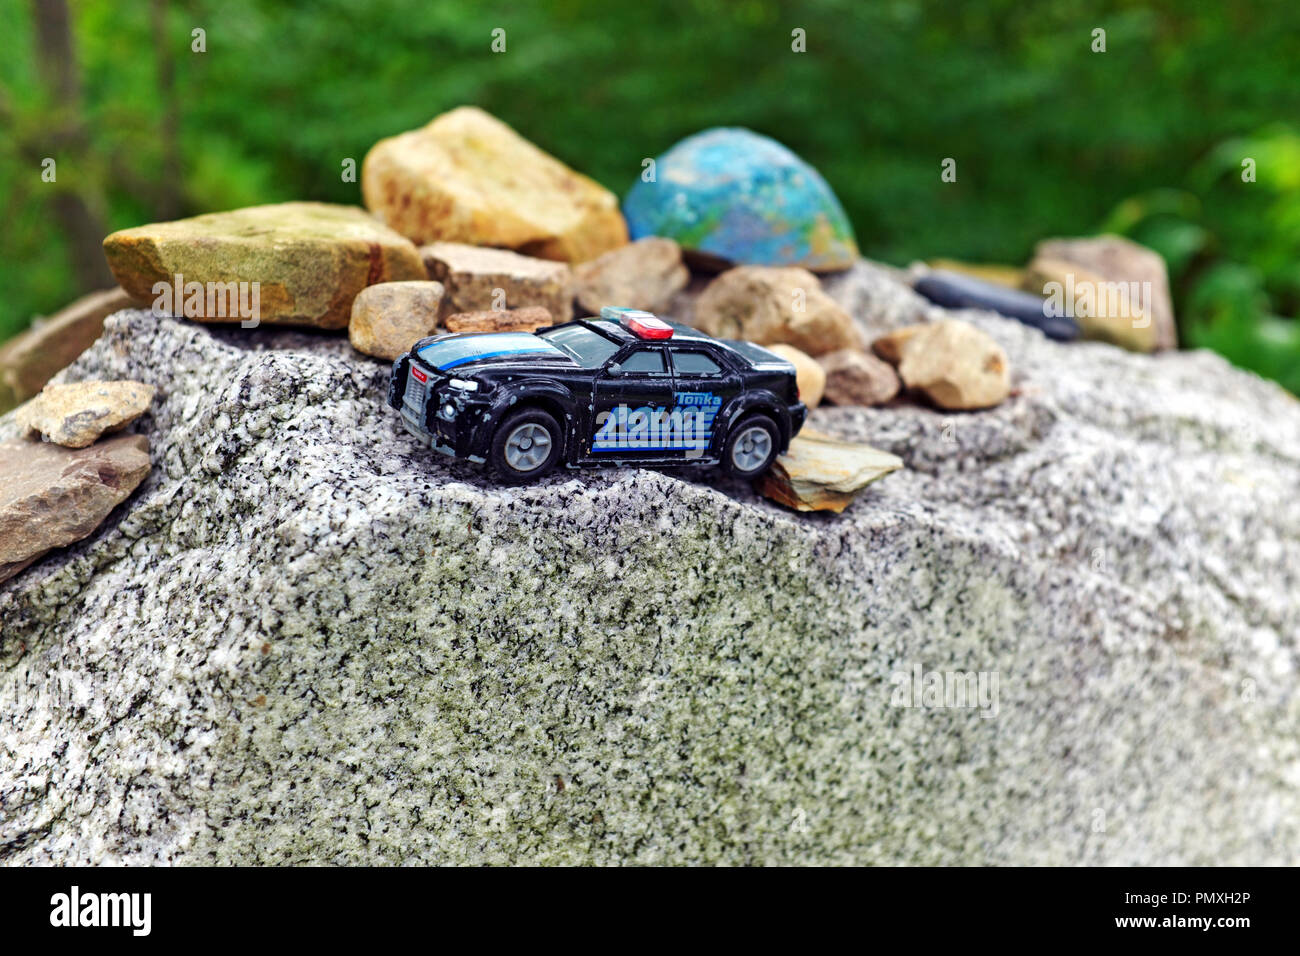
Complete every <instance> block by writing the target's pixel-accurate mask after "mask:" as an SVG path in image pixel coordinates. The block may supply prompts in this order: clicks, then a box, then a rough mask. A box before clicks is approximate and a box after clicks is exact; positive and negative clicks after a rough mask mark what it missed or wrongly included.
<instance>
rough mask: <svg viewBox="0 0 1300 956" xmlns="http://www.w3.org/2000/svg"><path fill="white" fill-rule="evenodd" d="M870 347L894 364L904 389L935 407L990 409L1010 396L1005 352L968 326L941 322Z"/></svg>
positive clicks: (891, 336)
mask: <svg viewBox="0 0 1300 956" xmlns="http://www.w3.org/2000/svg"><path fill="white" fill-rule="evenodd" d="M873 348H875V350H876V354H878V355H880V356H882V357H883V358H885V359H887V360H889V361H891V362H893V361H897V363H898V377H899V378H900V379H902V382H903V384H904V385H906V386H907V387H908V388H910V389H915V390H916V391H917V392H919V393H920V394H922V395H924V396H925V397H926V398H928V399H929V400H930V401H932V402H934V404H935V405H937V406H939V407H940V408H947V409H952V410H955V411H973V410H978V409H985V408H992V407H993V406H994V405H997V404H998V403H999V402H1002V401H1003V400H1004V399H1005V398H1006V397H1007V395H1008V394H1010V392H1011V368H1010V366H1009V364H1008V362H1007V353H1006V352H1005V351H1004V350H1003V348H1002V346H1001V345H999V344H998V342H997V339H995V338H993V337H992V336H990V335H989V334H988V333H986V332H983V331H981V330H980V329H977V328H975V326H973V325H971V324H970V323H969V322H962V321H960V320H959V319H945V320H943V321H941V322H932V323H927V324H925V325H919V326H912V327H909V328H903V329H899V330H898V331H897V332H891V333H889V334H887V335H884V336H882V337H881V338H880V339H877V340H876V342H875V343H873ZM895 356H897V358H895Z"/></svg>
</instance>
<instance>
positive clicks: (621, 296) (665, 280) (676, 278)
mask: <svg viewBox="0 0 1300 956" xmlns="http://www.w3.org/2000/svg"><path fill="white" fill-rule="evenodd" d="M573 276H574V282H575V283H576V286H577V297H578V304H579V305H580V306H582V307H583V308H584V309H586V310H587V311H588V312H589V313H591V314H592V315H599V314H600V310H601V309H602V308H604V307H605V306H607V305H613V306H625V307H627V308H629V309H644V310H645V311H647V312H660V311H662V310H664V309H666V308H667V307H668V303H669V302H671V301H672V298H673V296H675V295H676V294H677V293H678V292H680V291H681V290H682V289H684V288H686V283H687V282H689V281H690V278H691V274H690V272H689V270H687V268H686V266H685V265H684V264H683V263H682V250H681V247H680V246H678V245H677V243H675V242H673V240H671V239H663V238H660V237H659V236H651V237H649V238H647V239H638V240H637V241H636V242H634V243H631V244H630V245H626V246H623V247H622V248H619V249H614V250H613V251H611V252H607V253H605V254H604V255H603V256H600V257H599V258H597V259H593V260H591V261H590V262H584V263H583V264H582V265H580V266H578V267H577V268H575V269H574V272H573Z"/></svg>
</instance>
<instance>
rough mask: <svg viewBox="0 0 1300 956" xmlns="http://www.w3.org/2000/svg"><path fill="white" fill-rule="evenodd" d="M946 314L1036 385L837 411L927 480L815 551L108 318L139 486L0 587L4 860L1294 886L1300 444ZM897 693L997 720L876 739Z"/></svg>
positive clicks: (374, 368)
mask: <svg viewBox="0 0 1300 956" xmlns="http://www.w3.org/2000/svg"><path fill="white" fill-rule="evenodd" d="M828 288H829V289H830V291H831V294H832V295H834V296H836V297H837V298H838V299H839V301H840V302H841V304H843V305H844V306H845V307H846V308H848V309H849V311H850V312H851V313H852V314H853V315H854V316H855V317H856V318H857V319H858V321H859V323H860V324H861V325H862V326H863V331H864V332H865V333H867V335H868V337H869V338H870V337H874V336H876V335H879V334H881V333H883V332H885V331H887V330H889V329H890V328H894V327H898V326H902V325H906V324H910V323H913V322H924V321H933V320H935V319H938V318H942V317H945V316H946V315H947V313H945V312H944V311H943V310H941V309H938V308H935V307H932V306H929V305H928V304H927V303H925V302H924V301H923V300H921V299H920V298H919V297H918V296H917V295H916V294H915V293H914V292H912V290H911V289H909V288H907V287H906V286H905V285H902V284H900V283H899V282H898V281H896V274H895V273H893V272H891V271H889V270H884V269H878V268H875V267H873V266H870V265H868V264H864V263H860V264H858V265H856V266H855V267H854V268H853V269H852V270H851V271H850V272H849V273H847V274H846V275H844V276H842V277H840V279H839V280H838V281H837V282H835V283H834V284H833V285H830V284H828ZM961 316H962V317H963V318H965V319H966V320H967V321H970V322H972V323H973V324H975V325H976V326H978V327H979V328H981V329H984V330H985V331H987V332H989V333H990V334H991V335H993V336H994V337H995V338H997V339H998V341H999V342H1001V343H1002V344H1003V347H1004V348H1005V349H1006V350H1007V353H1008V355H1009V357H1010V359H1011V365H1012V368H1013V369H1014V374H1015V377H1016V382H1015V384H1016V385H1017V386H1018V391H1017V393H1016V394H1014V395H1013V396H1012V397H1011V398H1010V399H1009V400H1008V401H1007V402H1005V403H1003V404H1002V405H1000V406H998V407H997V408H995V409H992V410H990V411H984V412H970V413H953V412H939V411H935V410H933V409H930V408H926V407H922V406H919V405H911V404H899V405H895V406H891V407H884V408H819V409H817V410H816V411H815V412H814V413H813V414H812V416H811V424H812V426H813V427H815V428H817V429H819V430H822V431H824V432H827V433H829V434H831V435H833V436H835V437H839V438H845V439H851V440H856V441H865V442H867V443H869V444H872V445H874V446H876V447H878V448H881V449H884V450H886V451H890V452H893V453H894V454H897V455H899V456H900V457H902V458H903V459H904V461H905V462H906V464H907V467H906V468H905V469H904V470H901V471H898V472H896V473H894V474H892V475H889V476H888V477H887V478H885V479H884V480H882V481H880V482H877V483H875V484H873V485H871V486H870V487H868V488H866V489H865V490H864V491H862V492H861V493H860V494H859V495H858V497H857V498H856V499H855V500H854V502H853V503H852V504H851V505H850V506H849V507H848V509H847V510H846V511H845V512H844V513H843V514H842V515H838V516H835V515H799V514H795V513H793V512H791V511H789V510H786V509H784V508H782V507H780V506H778V505H775V504H771V503H768V502H766V501H763V500H762V499H760V498H758V497H757V496H756V495H755V494H754V493H753V492H752V491H751V490H750V489H749V488H748V487H747V486H746V485H743V484H741V485H736V484H732V483H728V482H725V481H723V480H721V479H719V478H717V477H715V476H712V475H708V476H694V475H692V474H691V473H690V472H686V471H683V472H681V473H663V472H655V471H640V470H632V471H611V472H594V473H579V474H572V473H561V474H558V475H556V476H555V477H553V478H551V479H548V480H546V481H545V482H543V483H542V484H540V485H538V486H535V487H523V488H502V487H498V486H495V485H493V484H491V483H490V482H488V481H487V480H485V478H484V477H483V476H482V474H481V473H480V472H478V471H477V470H475V469H474V468H472V467H469V466H462V465H460V464H456V463H452V462H448V461H447V460H445V459H442V458H438V457H435V456H433V455H431V454H430V453H429V452H427V451H426V450H424V449H423V448H422V447H421V446H420V445H419V444H418V443H417V442H416V440H415V439H414V438H411V437H408V436H407V435H406V434H405V433H404V432H403V431H402V430H401V429H400V428H399V427H398V425H397V424H396V420H395V414H394V413H393V412H392V411H391V410H389V409H387V408H386V407H385V406H384V405H383V388H384V382H385V377H386V375H387V372H388V370H387V368H386V367H385V366H384V365H383V364H381V363H379V362H377V361H374V360H368V359H364V358H362V357H360V356H357V355H355V353H353V352H352V349H351V348H350V346H349V345H348V344H347V343H346V342H345V341H343V340H342V339H341V338H339V339H324V338H323V337H319V336H309V335H306V334H302V333H294V332H288V331H278V332H277V331H274V330H270V329H259V330H252V331H244V330H240V329H237V328H230V329H225V328H214V327H207V326H200V325H196V324H191V323H179V322H172V321H157V320H155V319H152V318H150V317H149V316H147V315H145V314H142V313H120V314H118V315H117V316H115V317H112V318H110V319H109V321H108V324H107V331H106V334H105V337H104V339H103V340H102V341H101V342H100V343H99V344H98V345H97V346H95V347H94V348H93V349H91V351H90V352H88V353H87V354H86V355H85V356H83V357H82V358H81V359H80V360H79V361H78V362H77V363H76V364H75V365H74V366H73V367H72V369H71V370H70V371H69V372H68V373H65V374H66V375H68V376H70V377H77V378H107V377H112V378H135V379H141V380H143V381H147V382H150V383H152V384H156V385H157V386H158V389H159V394H158V398H157V399H156V400H155V403H154V407H153V410H152V413H151V415H150V416H148V417H147V418H146V419H144V420H143V422H142V426H141V427H143V428H145V429H146V430H147V432H148V434H149V437H150V438H151V440H152V442H153V449H154V456H155V467H154V470H153V472H152V474H151V475H150V477H149V478H148V479H147V481H146V482H145V484H144V485H143V486H142V487H141V489H140V491H139V492H138V494H137V496H136V497H135V498H134V499H133V500H132V502H131V503H130V508H129V510H128V509H120V510H119V512H118V514H120V515H121V517H120V518H118V519H116V520H113V519H110V522H109V524H108V525H106V526H105V527H104V528H102V529H101V530H100V531H99V532H97V533H96V534H95V535H94V536H92V537H91V538H90V539H88V540H86V541H84V542H81V543H79V544H76V545H73V546H71V547H70V548H68V549H67V550H66V551H64V552H61V553H59V554H56V555H51V556H50V557H47V558H45V559H44V560H43V561H40V562H38V563H36V564H34V565H33V566H31V567H30V568H28V569H27V570H25V571H23V572H22V573H21V574H20V575H18V576H17V577H15V578H14V579H12V580H11V581H9V582H6V583H5V584H4V585H0V621H2V622H3V636H2V637H0V713H3V714H4V715H5V718H4V722H3V724H2V725H0V809H2V815H0V860H3V862H5V863H30V862H51V861H57V862H139V863H144V862H154V861H172V862H182V863H204V862H240V863H255V862H260V863H271V862H276V863H304V862H308V861H312V862H321V863H325V862H330V863H360V862H373V863H401V862H408V863H414V862H474V863H480V862H496V863H506V862H534V863H558V862H570V863H577V862H597V863H616V862H638V863H651V862H661V863H663V862H674V863H681V862H715V863H720V862H731V863H799V862H832V863H898V862H907V863H1117V864H1133V863H1243V864H1246V863H1289V864H1295V863H1298V862H1300V851H1298V850H1297V847H1300V699H1298V698H1297V692H1296V655H1297V646H1296V641H1297V634H1298V633H1300V609H1298V607H1297V602H1296V597H1295V595H1296V594H1297V593H1300V499H1297V497H1296V495H1295V494H1294V490H1295V487H1296V484H1297V481H1300V409H1297V407H1296V403H1295V401H1294V400H1293V399H1292V398H1290V397H1289V396H1287V395H1286V394H1284V393H1283V392H1282V391H1281V390H1280V389H1278V388H1277V387H1276V386H1274V385H1271V384H1268V383H1265V382H1262V381H1260V380H1259V379H1257V378H1254V377H1253V376H1250V375H1247V374H1243V373H1241V372H1237V371H1234V370H1232V369H1231V368H1230V367H1229V366H1228V365H1227V364H1226V363H1225V362H1223V361H1222V360H1221V359H1219V358H1217V357H1215V356H1213V355H1209V354H1206V353H1190V354H1177V353H1163V354H1161V355H1159V356H1155V357H1152V356H1145V355H1135V354H1132V353H1128V352H1124V351H1122V350H1120V349H1117V348H1114V347H1113V346H1109V345H1105V344H1100V343H1079V344H1074V345H1069V346H1066V345H1059V344H1054V343H1051V342H1048V341H1047V340H1045V339H1044V338H1043V337H1042V335H1041V334H1040V333H1038V332H1036V331H1034V330H1032V329H1029V328H1026V327H1024V326H1021V325H1020V324H1019V323H1016V322H1013V321H1010V320H1006V319H1001V318H998V317H995V316H992V315H989V314H986V313H976V312H965V313H961ZM273 346H274V347H273ZM11 427H12V419H0V432H3V430H4V429H7V428H11ZM917 665H919V666H922V667H924V668H925V669H926V670H927V671H930V670H940V671H942V670H954V671H972V672H978V671H993V672H996V673H997V674H998V675H999V676H1000V684H999V687H1000V692H999V693H1000V698H999V706H998V710H997V715H996V717H992V718H987V719H986V718H981V717H980V716H979V713H978V712H977V711H976V710H973V709H926V708H905V707H895V706H892V705H891V698H892V696H893V693H894V690H895V685H894V683H893V680H892V679H893V678H894V675H897V674H900V673H903V674H906V673H908V672H909V671H910V669H911V668H913V667H914V666H917Z"/></svg>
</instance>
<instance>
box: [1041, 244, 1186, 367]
mask: <svg viewBox="0 0 1300 956" xmlns="http://www.w3.org/2000/svg"><path fill="white" fill-rule="evenodd" d="M1034 255H1035V258H1038V257H1040V256H1041V257H1043V258H1048V259H1058V260H1063V261H1065V262H1071V263H1074V264H1075V265H1078V266H1081V267H1082V268H1084V269H1087V270H1088V271H1090V272H1094V273H1096V274H1097V275H1099V276H1101V277H1102V278H1104V279H1107V280H1110V281H1114V282H1136V283H1137V284H1138V289H1139V295H1138V298H1139V300H1140V301H1141V305H1142V306H1143V308H1144V309H1145V310H1146V311H1147V312H1149V313H1150V315H1151V322H1152V325H1153V326H1154V329H1153V335H1154V342H1155V348H1157V349H1172V348H1177V347H1178V326H1177V323H1176V322H1175V319H1174V302H1173V296H1172V295H1171V294H1170V292H1169V270H1168V268H1167V267H1166V266H1165V260H1164V257H1162V256H1161V255H1160V254H1159V253H1158V252H1155V251H1154V250H1152V249H1148V248H1147V247H1146V246H1142V245H1139V244H1138V243H1136V242H1133V241H1132V240H1131V239H1125V238H1123V237H1122V236H1092V237H1088V238H1083V239H1045V240H1043V241H1042V242H1040V243H1039V244H1038V245H1037V247H1035V249H1034ZM1144 283H1149V285H1144ZM1148 290H1149V292H1150V294H1149V295H1146V294H1145V293H1146V291H1148Z"/></svg>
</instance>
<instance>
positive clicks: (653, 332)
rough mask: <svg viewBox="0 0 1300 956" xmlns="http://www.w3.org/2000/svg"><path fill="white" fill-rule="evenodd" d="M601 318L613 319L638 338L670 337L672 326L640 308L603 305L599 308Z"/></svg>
mask: <svg viewBox="0 0 1300 956" xmlns="http://www.w3.org/2000/svg"><path fill="white" fill-rule="evenodd" d="M600 317H601V318H602V319H614V320H615V321H617V322H618V324H619V325H621V326H623V328H625V329H627V330H628V331H629V332H631V333H632V334H633V335H635V336H636V337H637V338H639V339H671V338H672V337H673V327H672V326H671V325H669V324H668V323H667V322H665V321H664V320H663V319H660V318H657V317H655V316H654V315H651V314H650V313H649V312H643V311H642V310H640V309H619V308H615V307H614V306H609V305H607V306H605V307H604V308H603V309H601V310H600Z"/></svg>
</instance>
